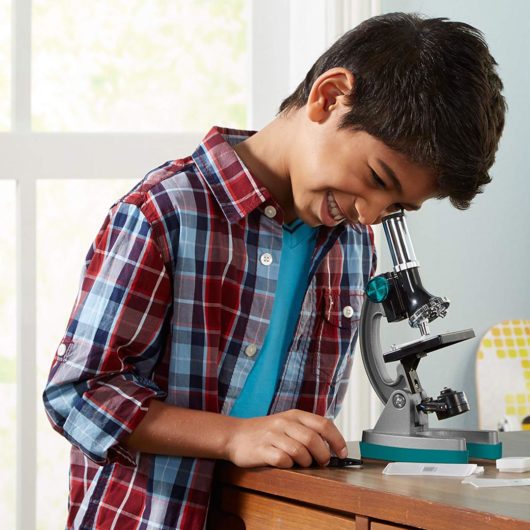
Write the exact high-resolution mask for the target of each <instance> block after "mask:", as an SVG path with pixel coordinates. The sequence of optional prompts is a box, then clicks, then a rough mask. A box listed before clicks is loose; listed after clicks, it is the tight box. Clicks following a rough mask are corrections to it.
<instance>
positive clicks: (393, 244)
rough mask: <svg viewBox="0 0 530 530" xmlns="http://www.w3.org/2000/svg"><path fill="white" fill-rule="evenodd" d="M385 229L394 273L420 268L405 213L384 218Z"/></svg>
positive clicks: (397, 213) (401, 212)
mask: <svg viewBox="0 0 530 530" xmlns="http://www.w3.org/2000/svg"><path fill="white" fill-rule="evenodd" d="M383 229H384V231H385V236H386V240H387V242H388V248H389V249H390V255H391V256H392V263H393V264H394V271H395V272H399V271H402V270H404V269H410V268H412V267H418V266H419V265H418V262H417V261H416V254H414V248H413V247H412V241H411V240H410V235H409V231H408V228H407V223H406V221H405V214H404V213H403V211H400V212H396V213H393V214H391V215H387V216H386V217H384V218H383Z"/></svg>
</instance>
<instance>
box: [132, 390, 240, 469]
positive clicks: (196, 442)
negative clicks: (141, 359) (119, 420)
mask: <svg viewBox="0 0 530 530" xmlns="http://www.w3.org/2000/svg"><path fill="white" fill-rule="evenodd" d="M239 421H240V420H239V419H238V418H233V417H230V416H224V415H223V414H217V413H214V412H205V411H202V410H193V409H186V408H180V407H176V406H174V405H168V404H166V403H163V402H162V401H158V400H156V399H153V400H151V402H150V404H149V410H148V411H147V414H146V415H145V416H144V418H143V419H142V421H141V422H140V424H139V425H138V427H137V428H136V429H135V430H134V431H133V432H132V433H131V434H130V435H129V437H128V438H127V439H126V441H125V445H126V446H127V447H129V448H131V449H134V450H136V451H141V452H145V453H154V454H164V455H173V456H190V457H197V458H218V459H228V445H229V435H230V432H232V431H233V429H234V428H235V426H236V424H237V423H238V422H239Z"/></svg>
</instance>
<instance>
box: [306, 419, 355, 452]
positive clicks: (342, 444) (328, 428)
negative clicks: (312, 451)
mask: <svg viewBox="0 0 530 530" xmlns="http://www.w3.org/2000/svg"><path fill="white" fill-rule="evenodd" d="M299 412H302V413H303V414H301V415H300V416H299V417H298V419H299V421H300V422H301V423H302V424H303V425H305V426H306V427H308V428H309V429H312V430H313V431H315V432H317V433H318V434H320V436H322V438H323V439H324V440H325V441H326V442H327V443H328V444H329V447H330V449H331V451H332V452H333V453H334V454H336V455H338V456H340V457H341V458H344V457H346V456H347V455H348V448H347V447H346V440H345V439H344V437H343V436H342V434H341V433H340V431H339V430H338V429H337V427H336V425H335V424H334V423H333V421H332V420H330V419H328V418H324V417H322V416H319V415H317V414H312V413H310V412H304V411H299Z"/></svg>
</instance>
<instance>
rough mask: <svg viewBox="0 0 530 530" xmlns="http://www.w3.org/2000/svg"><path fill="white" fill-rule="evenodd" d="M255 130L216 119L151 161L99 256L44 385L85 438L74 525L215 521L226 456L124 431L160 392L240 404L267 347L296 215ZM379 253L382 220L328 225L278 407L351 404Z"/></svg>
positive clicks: (54, 406) (104, 232)
mask: <svg viewBox="0 0 530 530" xmlns="http://www.w3.org/2000/svg"><path fill="white" fill-rule="evenodd" d="M250 134H251V133H249V132H245V131H235V130H228V129H220V128H216V127H214V128H213V129H212V130H211V131H210V132H209V134H208V135H207V136H206V137H205V138H204V140H203V142H202V143H201V145H200V146H199V147H198V148H197V150H196V151H195V152H194V154H193V155H192V156H191V157H188V158H185V159H181V160H176V161H171V162H168V163H166V164H164V165H162V166H160V167H159V168H157V169H155V170H154V171H152V172H151V173H149V174H148V175H147V176H146V177H145V178H144V179H143V180H142V181H141V182H140V183H139V184H138V185H137V186H136V187H135V188H134V189H133V190H132V191H131V192H129V193H128V194H127V195H126V196H125V197H123V198H122V199H121V200H120V201H118V202H117V203H116V204H115V205H114V206H113V207H112V208H111V210H110V212H109V214H108V216H107V218H106V220H105V222H104V224H103V226H102V228H101V229H100V231H99V233H98V235H97V237H96V239H95V241H94V243H93V245H92V247H91V249H90V251H89V253H88V255H87V258H86V263H85V268H84V271H83V278H82V282H81V287H80V291H79V294H78V296H77V299H76V302H75V305H74V308H73V310H72V314H71V317H70V320H69V323H68V327H67V330H66V333H65V335H64V337H63V339H62V341H61V343H60V345H59V347H58V349H57V351H56V354H55V357H54V360H53V364H52V368H51V372H50V376H49V381H48V384H47V386H46V389H45V391H44V403H45V407H46V411H47V414H48V417H49V419H50V421H51V424H52V426H53V427H54V429H56V430H57V431H58V432H59V433H61V434H62V435H63V436H64V437H65V438H67V439H68V440H69V441H70V442H71V444H72V446H73V447H72V452H71V466H70V496H69V516H68V522H67V527H68V528H76V529H77V528H82V529H93V528H99V529H110V528H117V529H120V530H127V529H168V530H169V529H175V528H186V529H190V528H202V527H203V525H204V522H205V517H206V511H207V506H208V501H209V493H210V487H211V478H212V473H213V467H214V461H212V460H207V459H196V458H181V457H174V456H163V455H152V454H146V453H135V452H133V451H131V450H129V449H128V448H127V447H126V446H125V445H124V444H123V438H124V437H125V436H127V435H128V434H129V433H131V432H132V431H133V430H134V428H135V427H136V426H137V425H138V423H139V422H140V421H141V420H142V418H143V417H144V415H145V413H146V411H147V407H148V402H149V400H151V399H160V400H165V401H166V402H167V403H170V404H174V405H177V406H179V407H188V408H192V409H198V410H206V411H211V412H220V413H222V414H227V413H229V411H230V409H231V407H232V405H233V403H234V401H235V399H236V398H237V396H238V394H239V392H240V391H241V389H242V388H243V385H244V384H245V380H246V378H247V376H248V374H249V372H250V370H251V368H252V366H253V364H254V362H255V361H256V359H257V358H258V356H259V347H260V345H261V344H263V341H264V338H265V334H266V333H267V328H268V325H269V319H270V315H271V309H272V304H273V299H274V292H275V288H276V282H277V275H278V268H279V261H280V260H279V258H280V253H281V245H282V222H283V219H282V212H281V209H280V207H279V205H278V204H277V203H276V202H275V201H274V199H273V198H272V197H271V195H270V193H269V191H268V190H267V189H266V188H265V187H264V186H263V185H261V184H260V183H259V182H258V181H257V180H256V178H255V177H253V176H252V175H251V174H250V173H249V171H248V170H247V169H246V168H245V167H244V165H242V163H241V161H240V159H239V158H238V156H237V155H236V153H235V151H234V150H233V148H232V145H234V144H235V143H237V142H239V141H242V140H244V139H245V138H247V137H248V136H249V135H250ZM270 206H272V207H273V208H270ZM267 207H269V208H267ZM264 253H268V254H270V255H271V256H272V263H270V260H269V261H267V260H264V262H263V263H262V261H261V260H260V257H261V256H262V255H263V254H264ZM264 263H265V264H264ZM374 263H375V254H374V246H373V235H372V232H371V229H370V228H369V227H364V226H360V225H357V226H339V227H335V228H326V227H321V228H320V230H319V234H318V237H317V243H316V248H315V251H314V254H313V258H312V263H311V269H310V276H309V285H308V289H307V293H306V296H305V299H304V302H303V305H302V310H301V312H300V316H299V320H298V323H297V326H296V331H295V334H294V338H293V341H292V344H291V346H290V348H289V351H288V353H287V358H286V361H285V365H284V367H283V370H282V373H281V379H280V381H279V385H278V389H277V392H276V394H275V397H274V399H273V403H272V405H271V408H270V413H274V412H279V411H284V410H288V409H292V408H299V409H303V410H306V411H310V412H314V413H317V414H320V415H323V416H327V417H334V416H336V414H337V413H338V411H339V408H340V405H341V402H342V399H343V397H344V394H345V391H346V386H347V380H348V376H349V373H350V369H351V365H352V356H353V347H354V343H355V340H356V338H357V326H358V320H359V316H360V311H361V305H362V302H363V297H364V294H363V293H364V286H365V284H366V282H367V280H368V279H369V277H370V276H371V274H372V272H373V270H374ZM346 307H348V309H347V310H346V311H344V308H346ZM249 345H253V347H252V348H251V350H256V348H257V352H258V353H257V354H256V355H247V354H246V352H248V351H249V350H248V349H247V347H248V346H249Z"/></svg>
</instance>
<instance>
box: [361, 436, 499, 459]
mask: <svg viewBox="0 0 530 530" xmlns="http://www.w3.org/2000/svg"><path fill="white" fill-rule="evenodd" d="M359 446H360V449H361V456H362V457H363V458H373V459H375V460H387V461H396V462H437V463H453V464H463V463H467V462H468V459H469V458H484V459H491V460H494V459H497V458H500V457H501V456H502V444H501V443H500V442H499V440H498V434H497V432H495V431H464V430H457V429H455V430H448V429H428V430H425V431H422V432H419V433H417V434H414V435H404V434H388V433H379V432H375V431H373V430H367V431H364V432H363V439H362V441H361V442H360V444H359Z"/></svg>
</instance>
